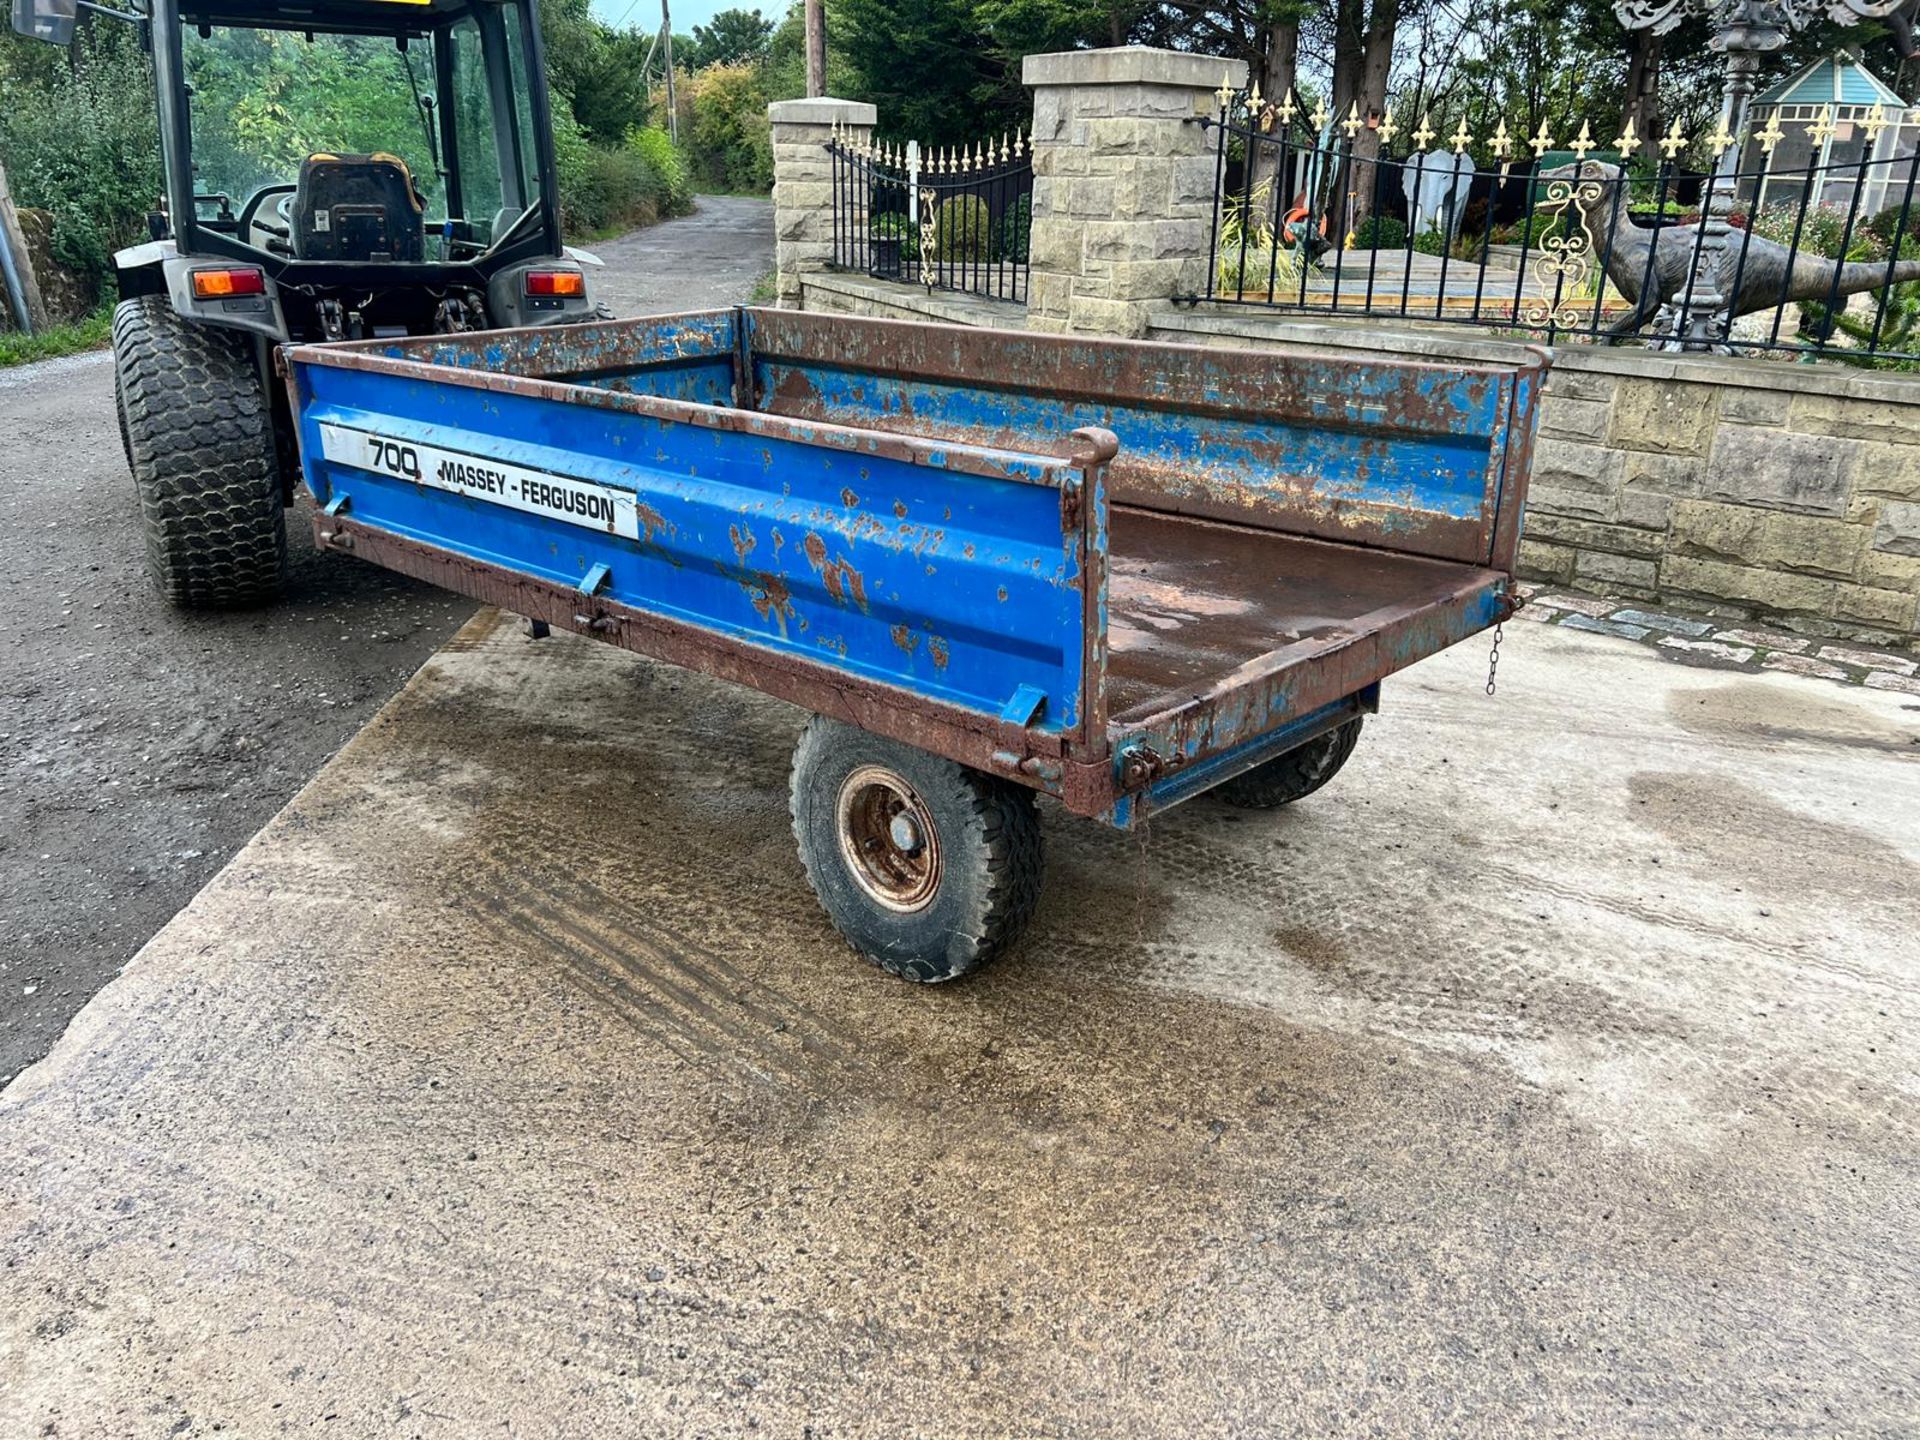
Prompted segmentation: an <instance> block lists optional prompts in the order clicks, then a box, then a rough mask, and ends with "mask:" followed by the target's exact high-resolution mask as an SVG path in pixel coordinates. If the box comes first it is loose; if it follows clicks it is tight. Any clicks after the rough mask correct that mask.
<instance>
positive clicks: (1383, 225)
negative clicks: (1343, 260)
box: [1353, 215, 1407, 250]
mask: <svg viewBox="0 0 1920 1440" xmlns="http://www.w3.org/2000/svg"><path fill="white" fill-rule="evenodd" d="M1406 243H1407V226H1406V222H1405V221H1402V220H1396V219H1394V218H1393V216H1391V215H1369V216H1367V218H1366V219H1364V220H1362V221H1361V222H1360V226H1359V228H1358V229H1356V230H1355V231H1354V232H1353V248H1354V249H1356V250H1399V249H1401V248H1403V247H1404V246H1405V245H1406Z"/></svg>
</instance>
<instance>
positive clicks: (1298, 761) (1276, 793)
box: [1214, 715, 1360, 810]
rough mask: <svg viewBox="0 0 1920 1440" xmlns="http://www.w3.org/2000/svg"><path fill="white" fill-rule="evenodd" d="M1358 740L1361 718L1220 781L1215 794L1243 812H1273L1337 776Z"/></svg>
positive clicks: (1356, 718)
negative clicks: (1229, 778)
mask: <svg viewBox="0 0 1920 1440" xmlns="http://www.w3.org/2000/svg"><path fill="white" fill-rule="evenodd" d="M1359 739H1360V717H1359V716H1357V715H1356V716H1355V717H1354V718H1353V719H1351V720H1349V721H1347V723H1346V724H1344V725H1342V726H1341V727H1340V728H1339V729H1337V730H1329V731H1328V732H1327V733H1326V734H1324V735H1320V736H1317V737H1315V738H1314V739H1312V740H1309V741H1307V743H1306V744H1304V745H1301V746H1299V747H1298V748H1296V749H1293V750H1289V751H1287V752H1286V754H1284V755H1276V756H1274V757H1273V759H1271V760H1269V761H1267V762H1266V763H1265V764H1262V765H1256V766H1254V767H1253V769H1251V770H1249V771H1247V772H1246V773H1245V774H1244V775H1236V776H1234V777H1233V779H1231V780H1223V781H1221V782H1220V784H1219V785H1218V786H1217V787H1215V790H1214V793H1215V794H1217V795H1218V796H1219V797H1220V798H1221V799H1222V800H1224V801H1226V802H1227V803H1228V804H1229V805H1237V806H1239V807H1240V808H1241V809H1242V810H1272V809H1274V808H1276V807H1278V806H1281V805H1287V804H1290V803H1292V802H1293V801H1295V800H1298V799H1300V798H1301V797H1302V796H1306V795H1311V794H1312V793H1313V792H1314V791H1316V790H1318V789H1319V788H1320V787H1321V786H1322V785H1324V784H1326V783H1327V782H1328V781H1329V780H1331V779H1333V777H1334V776H1335V775H1338V774H1339V773H1340V767H1341V766H1342V765H1345V764H1346V763H1347V757H1348V756H1350V755H1352V754H1353V747H1354V746H1355V745H1356V744H1357V743H1358V742H1359Z"/></svg>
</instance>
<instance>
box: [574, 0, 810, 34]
mask: <svg viewBox="0 0 1920 1440" xmlns="http://www.w3.org/2000/svg"><path fill="white" fill-rule="evenodd" d="M668 3H669V7H670V8H671V10H672V11H673V31H674V34H676V35H691V34H692V33H693V27H694V26H696V25H704V24H706V23H707V22H708V21H709V20H711V19H713V17H714V16H715V15H716V14H718V13H719V12H720V11H722V10H735V9H738V10H758V11H759V12H760V13H761V14H762V15H764V16H766V17H767V19H769V20H771V21H773V22H774V23H775V24H776V25H777V24H779V23H780V17H781V16H782V15H784V14H786V9H787V7H786V5H785V4H784V3H782V0H668ZM593 13H594V14H595V15H597V16H599V17H600V19H602V20H604V21H605V22H606V23H607V24H609V25H612V26H615V27H617V28H620V29H626V28H627V27H629V26H638V27H639V28H640V29H642V30H646V31H649V32H651V31H653V30H655V29H658V28H659V25H660V0H631V3H630V0H593Z"/></svg>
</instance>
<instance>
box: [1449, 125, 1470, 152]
mask: <svg viewBox="0 0 1920 1440" xmlns="http://www.w3.org/2000/svg"><path fill="white" fill-rule="evenodd" d="M1447 139H1449V140H1451V141H1452V142H1453V153H1454V154H1456V155H1464V154H1466V153H1467V146H1469V145H1471V144H1472V143H1473V136H1471V135H1469V134H1468V133H1467V122H1466V121H1464V120H1462V121H1461V122H1460V123H1459V124H1458V125H1457V126H1455V127H1454V131H1453V134H1451V135H1449V136H1448V137H1447Z"/></svg>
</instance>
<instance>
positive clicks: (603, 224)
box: [553, 114, 693, 240]
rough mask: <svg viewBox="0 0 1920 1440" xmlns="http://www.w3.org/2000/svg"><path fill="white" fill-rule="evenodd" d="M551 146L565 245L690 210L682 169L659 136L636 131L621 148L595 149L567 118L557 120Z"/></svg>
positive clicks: (689, 192)
mask: <svg viewBox="0 0 1920 1440" xmlns="http://www.w3.org/2000/svg"><path fill="white" fill-rule="evenodd" d="M553 146H554V156H555V161H556V164H557V167H558V169H559V178H560V227H561V229H562V230H564V231H565V232H566V236H567V238H568V239H569V240H591V239H595V238H599V237H603V236H607V235H613V234H619V233H620V232H622V231H626V230H633V229H637V228H638V227H640V226H642V225H651V224H653V223H654V222H655V221H656V220H662V219H665V218H667V217H668V216H672V215H684V214H686V213H687V212H688V211H689V210H691V209H692V208H693V189H692V186H691V185H690V183H689V182H688V178H687V171H686V166H685V164H684V163H683V162H682V161H681V159H680V157H679V155H677V154H676V153H675V152H674V148H673V142H672V141H671V140H669V139H668V138H667V135H666V133H665V132H664V131H661V130H653V129H646V130H636V131H634V132H633V133H632V134H630V135H629V136H628V137H627V140H626V143H625V144H623V145H618V146H611V147H610V146H604V145H595V144H593V143H591V142H590V141H589V140H588V139H587V138H586V136H585V135H583V134H582V133H581V131H580V127H579V126H578V125H576V124H575V123H574V122H573V120H572V117H570V116H563V115H560V114H556V115H555V116H554V121H553Z"/></svg>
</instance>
